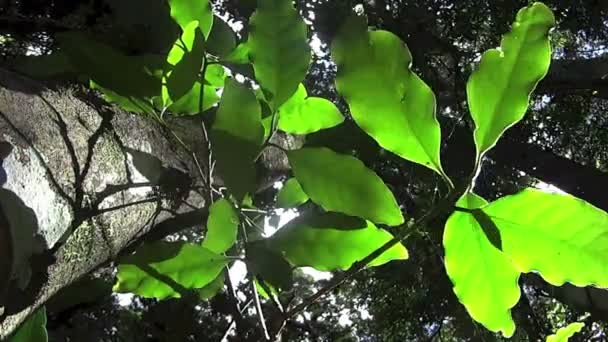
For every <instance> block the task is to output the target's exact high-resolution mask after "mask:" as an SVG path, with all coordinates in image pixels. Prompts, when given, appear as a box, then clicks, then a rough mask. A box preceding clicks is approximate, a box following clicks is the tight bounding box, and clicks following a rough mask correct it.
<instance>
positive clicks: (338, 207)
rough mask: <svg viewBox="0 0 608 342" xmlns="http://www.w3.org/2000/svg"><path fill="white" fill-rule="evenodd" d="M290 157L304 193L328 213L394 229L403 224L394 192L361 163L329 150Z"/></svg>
mask: <svg viewBox="0 0 608 342" xmlns="http://www.w3.org/2000/svg"><path fill="white" fill-rule="evenodd" d="M287 156H288V157H289V164H290V165H291V167H292V169H293V173H294V175H295V177H296V179H297V180H298V182H299V183H300V185H301V186H302V189H304V192H305V193H306V194H307V195H308V196H310V198H311V199H312V201H313V202H315V203H317V204H319V205H320V206H321V207H323V208H324V209H325V210H327V211H337V212H341V213H344V214H347V215H352V216H358V217H362V218H365V219H368V220H370V221H373V222H376V223H384V224H387V225H391V226H395V225H399V224H401V223H403V220H404V219H403V216H402V215H401V210H400V209H399V205H398V204H397V200H396V199H395V197H394V196H393V194H392V193H391V191H390V190H389V189H388V187H387V186H386V185H385V184H384V182H383V181H382V179H380V177H378V175H376V174H375V173H374V172H373V171H372V170H370V169H368V168H367V167H366V166H365V165H363V163H362V162H361V161H360V160H359V159H357V158H355V157H352V156H347V155H341V154H338V153H336V152H334V151H332V150H330V149H327V148H302V149H299V150H293V151H289V152H287Z"/></svg>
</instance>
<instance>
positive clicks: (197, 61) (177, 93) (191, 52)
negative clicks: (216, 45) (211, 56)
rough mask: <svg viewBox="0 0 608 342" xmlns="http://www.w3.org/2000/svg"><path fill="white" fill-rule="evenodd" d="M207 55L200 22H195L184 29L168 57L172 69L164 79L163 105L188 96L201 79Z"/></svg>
mask: <svg viewBox="0 0 608 342" xmlns="http://www.w3.org/2000/svg"><path fill="white" fill-rule="evenodd" d="M204 55H205V47H204V38H203V32H202V31H201V30H200V28H199V27H198V22H197V21H193V22H191V23H189V24H188V25H187V26H186V27H184V32H183V34H182V36H181V37H180V38H178V39H177V40H176V41H175V43H174V44H173V47H172V48H171V50H170V51H169V54H168V55H167V64H168V65H169V67H170V68H171V69H170V70H169V71H168V72H167V73H166V75H165V77H164V78H163V80H164V84H163V92H162V96H163V103H164V104H165V105H168V104H169V103H172V102H175V101H177V100H179V99H180V98H182V97H183V96H184V95H186V94H187V93H188V92H189V91H190V90H191V89H192V88H193V86H194V84H195V83H196V81H197V80H198V79H199V72H200V70H201V68H202V65H203V57H204ZM199 90H200V88H199Z"/></svg>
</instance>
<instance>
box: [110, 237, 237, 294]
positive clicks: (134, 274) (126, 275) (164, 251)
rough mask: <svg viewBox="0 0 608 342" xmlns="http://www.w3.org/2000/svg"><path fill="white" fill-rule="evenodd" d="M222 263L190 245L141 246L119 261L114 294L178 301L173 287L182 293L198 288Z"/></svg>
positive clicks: (213, 277) (207, 251) (208, 280)
mask: <svg viewBox="0 0 608 342" xmlns="http://www.w3.org/2000/svg"><path fill="white" fill-rule="evenodd" d="M226 262H227V260H226V258H225V257H223V256H221V255H218V254H216V253H213V252H212V251H210V250H208V249H206V248H204V247H202V246H199V245H195V244H191V243H185V242H166V241H158V242H153V243H149V244H145V245H143V246H141V247H140V248H138V249H137V250H136V251H135V254H132V255H129V256H127V257H125V258H123V259H121V260H120V264H119V265H118V274H117V278H118V280H117V282H116V284H115V285H114V292H120V293H125V292H131V293H134V294H137V295H140V296H142V297H145V298H157V299H165V298H169V297H181V294H180V292H179V288H175V287H176V285H177V287H181V288H185V289H198V288H202V287H204V286H206V285H207V284H209V283H211V282H212V281H213V280H214V279H215V278H216V277H217V276H218V274H220V272H221V271H222V270H223V268H224V266H225V265H226ZM166 280H169V281H166ZM170 283H171V284H170Z"/></svg>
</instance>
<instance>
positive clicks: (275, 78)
mask: <svg viewBox="0 0 608 342" xmlns="http://www.w3.org/2000/svg"><path fill="white" fill-rule="evenodd" d="M249 28H250V31H249V40H248V43H247V45H248V47H249V59H250V61H251V63H252V64H253V69H254V71H255V78H256V80H257V81H258V82H259V83H260V86H261V87H262V88H263V89H264V90H265V91H266V92H268V93H269V95H272V96H270V97H268V100H269V103H270V105H271V107H272V108H273V109H274V110H276V109H277V108H279V106H280V105H282V104H283V103H284V102H285V101H287V99H289V98H290V97H291V95H292V94H293V93H295V92H296V89H297V88H298V84H300V82H301V81H302V80H303V79H304V76H306V72H307V71H308V66H309V64H310V61H311V53H310V46H309V45H308V42H307V27H306V24H305V23H304V20H302V18H301V17H300V15H299V14H298V12H297V11H296V10H295V9H294V8H293V4H292V1H291V0H258V7H257V10H256V11H255V12H254V13H253V15H252V16H251V18H250V20H249Z"/></svg>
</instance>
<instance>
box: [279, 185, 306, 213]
mask: <svg viewBox="0 0 608 342" xmlns="http://www.w3.org/2000/svg"><path fill="white" fill-rule="evenodd" d="M306 201H308V195H307V194H306V193H305V192H304V190H302V186H300V183H298V180H297V179H295V178H290V179H288V180H287V182H285V184H284V185H283V187H282V188H281V190H279V194H278V195H277V207H279V208H293V207H297V206H298V205H300V204H302V203H305V202H306Z"/></svg>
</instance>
